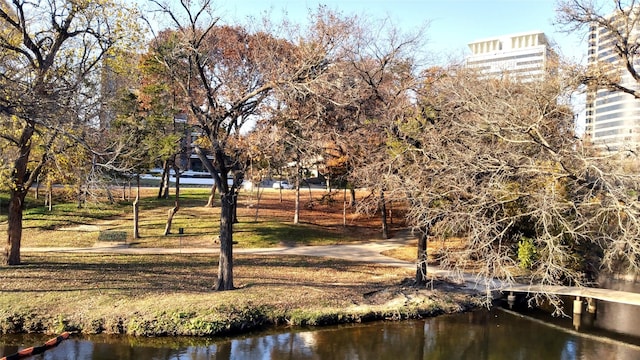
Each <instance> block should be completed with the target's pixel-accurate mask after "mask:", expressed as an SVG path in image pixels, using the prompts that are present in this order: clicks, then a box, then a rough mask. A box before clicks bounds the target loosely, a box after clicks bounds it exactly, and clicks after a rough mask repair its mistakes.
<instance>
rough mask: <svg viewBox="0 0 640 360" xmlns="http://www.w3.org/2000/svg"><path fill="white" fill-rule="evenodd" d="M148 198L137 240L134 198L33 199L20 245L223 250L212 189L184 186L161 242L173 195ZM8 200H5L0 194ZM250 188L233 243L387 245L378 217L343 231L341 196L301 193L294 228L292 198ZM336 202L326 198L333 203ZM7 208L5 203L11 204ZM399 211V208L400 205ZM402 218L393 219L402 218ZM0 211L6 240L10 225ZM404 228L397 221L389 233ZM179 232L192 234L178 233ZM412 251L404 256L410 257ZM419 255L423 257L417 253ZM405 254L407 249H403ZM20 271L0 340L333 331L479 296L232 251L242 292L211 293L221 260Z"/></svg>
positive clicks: (9, 278) (76, 257) (446, 308)
mask: <svg viewBox="0 0 640 360" xmlns="http://www.w3.org/2000/svg"><path fill="white" fill-rule="evenodd" d="M154 193H155V190H153V189H148V190H146V192H145V193H143V196H144V197H143V199H142V202H141V212H140V219H141V220H140V232H141V235H142V237H141V238H140V239H132V238H131V236H130V233H131V225H132V214H131V202H130V201H119V202H116V203H112V204H108V203H104V202H103V203H88V204H86V205H85V207H84V208H81V209H78V208H77V206H76V204H75V203H65V202H62V201H57V202H55V205H54V208H53V211H49V210H48V209H46V208H45V207H44V205H43V204H42V201H41V200H35V199H33V198H30V199H29V201H28V203H27V206H26V210H25V216H24V231H23V241H22V246H25V247H41V246H45V247H47V246H55V247H78V246H80V247H83V246H89V247H90V246H94V245H95V244H96V242H98V241H99V240H100V239H101V238H103V237H105V236H104V235H109V234H124V235H123V238H124V240H125V241H126V243H127V245H128V246H130V247H140V248H144V247H178V246H181V247H183V248H188V247H207V248H210V247H215V246H217V245H216V244H214V242H213V240H214V238H215V236H216V235H217V233H218V222H219V220H218V219H219V208H218V207H217V206H214V207H213V208H212V207H205V206H204V205H205V204H206V201H207V197H208V194H209V192H208V190H207V189H184V191H183V192H182V194H183V196H182V199H181V209H180V211H179V212H178V214H177V215H176V217H175V219H174V227H173V229H174V231H173V234H170V235H169V236H163V235H162V232H163V230H164V225H165V221H166V214H167V210H168V209H170V208H171V207H173V205H174V203H173V199H157V197H156V196H155V194H154ZM1 195H2V194H0V196H1ZM282 195H283V197H282V199H281V198H280V192H278V191H274V190H270V189H268V190H266V191H265V192H264V193H263V195H262V197H261V199H260V201H258V199H257V198H256V197H255V193H253V194H252V193H242V194H241V197H240V201H239V207H238V217H239V220H240V222H239V223H238V224H236V225H235V226H234V240H235V241H237V242H238V243H237V245H235V246H236V247H245V248H246V247H273V246H283V245H285V246H301V245H328V244H346V243H354V242H363V241H370V240H372V239H377V238H379V230H378V227H379V220H378V219H377V217H366V216H362V215H359V214H356V213H353V212H352V211H348V212H347V218H346V220H347V223H346V225H345V224H344V220H345V219H344V218H343V210H344V209H343V205H342V204H343V202H342V197H343V196H344V195H343V194H342V193H335V194H333V195H334V197H335V199H334V200H331V198H330V197H328V196H326V192H322V191H320V192H317V193H316V192H314V193H311V194H310V193H305V194H304V196H303V198H302V209H303V210H302V211H301V221H302V223H301V224H297V225H294V224H292V223H291V220H292V219H293V208H294V197H293V196H294V192H293V191H286V192H283V193H282ZM327 200H328V201H327ZM3 203H4V204H5V205H6V203H5V202H3ZM396 208H397V207H396ZM398 218H400V216H398V215H396V219H398ZM6 226H7V222H6V209H2V211H0V234H4V233H5V232H4V231H5V230H6ZM401 227H402V223H398V222H397V220H396V222H395V223H392V232H393V231H395V230H397V229H399V228H401ZM178 228H183V229H184V234H177V229H178ZM408 250H409V249H407V251H406V252H407V253H408ZM413 251H414V253H415V250H413ZM396 255H399V254H396ZM22 262H23V264H22V265H20V266H10V267H7V266H4V267H3V266H0V333H17V332H20V333H22V332H25V333H30V332H45V333H60V332H62V331H75V332H82V333H86V334H94V333H110V334H131V335H138V336H171V335H196V336H205V335H206V336H211V335H223V334H229V333H236V332H242V331H246V330H249V329H257V328H262V327H266V326H273V325H276V326H289V325H325V324H336V323H346V322H360V321H370V320H379V319H406V318H417V317H421V316H432V315H437V314H440V313H447V312H457V311H462V310H466V309H468V308H470V307H473V306H475V304H476V299H474V298H473V297H471V296H469V295H466V294H463V293H461V292H459V291H457V290H458V289H456V288H455V287H454V286H451V285H448V284H445V283H439V282H436V283H434V284H435V286H434V287H433V288H429V289H426V288H424V287H423V288H413V287H411V286H409V285H406V284H407V283H408V282H406V281H405V279H406V278H408V277H411V276H412V275H413V274H412V273H411V272H410V271H407V270H403V269H396V268H390V267H382V266H377V265H372V264H365V263H353V262H347V261H340V260H335V259H323V258H315V257H313V258H308V257H293V256H262V255H260V256H258V255H236V256H235V257H234V263H235V271H234V283H235V285H236V287H237V289H236V290H234V291H227V292H215V291H213V290H212V285H213V284H214V283H215V279H216V274H217V256H215V255H98V254H71V253H64V254H63V253H23V254H22Z"/></svg>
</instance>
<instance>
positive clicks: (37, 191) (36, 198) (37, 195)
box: [33, 176, 40, 200]
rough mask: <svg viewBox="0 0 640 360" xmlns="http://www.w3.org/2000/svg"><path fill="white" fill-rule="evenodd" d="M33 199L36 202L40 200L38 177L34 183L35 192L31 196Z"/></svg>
mask: <svg viewBox="0 0 640 360" xmlns="http://www.w3.org/2000/svg"><path fill="white" fill-rule="evenodd" d="M33 198H34V199H35V200H38V199H39V198H40V177H39V176H38V181H37V182H36V191H35V193H34V194H33Z"/></svg>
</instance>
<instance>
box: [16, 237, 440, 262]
mask: <svg viewBox="0 0 640 360" xmlns="http://www.w3.org/2000/svg"><path fill="white" fill-rule="evenodd" d="M412 239H414V237H413V236H411V233H410V232H409V231H402V232H400V233H399V234H398V236H396V237H395V238H393V239H389V240H380V241H371V242H367V243H360V244H348V245H322V246H291V247H272V248H234V249H233V252H234V254H265V255H270V254H274V255H300V256H321V257H331V258H338V259H343V260H349V261H364V262H371V263H377V264H380V265H386V266H395V267H403V268H407V269H411V270H414V269H415V263H414V262H409V261H403V260H398V259H395V258H392V257H389V256H384V255H382V254H381V253H382V252H384V251H387V250H391V249H394V248H397V247H400V246H402V245H405V244H407V243H408V242H409V241H411V240H412ZM20 251H21V252H23V253H30V252H31V253H33V252H59V253H109V254H140V255H142V254H217V253H219V252H220V249H219V248H218V247H217V246H212V247H211V248H144V247H140V248H133V247H128V246H95V247H23V248H21V249H20ZM434 270H435V268H434Z"/></svg>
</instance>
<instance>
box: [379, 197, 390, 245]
mask: <svg viewBox="0 0 640 360" xmlns="http://www.w3.org/2000/svg"><path fill="white" fill-rule="evenodd" d="M380 217H381V220H382V238H383V239H388V238H389V226H387V203H386V202H385V200H384V191H380Z"/></svg>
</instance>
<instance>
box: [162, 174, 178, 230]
mask: <svg viewBox="0 0 640 360" xmlns="http://www.w3.org/2000/svg"><path fill="white" fill-rule="evenodd" d="M178 170H179V169H178V167H177V166H176V167H174V171H175V173H176V199H175V202H174V206H173V208H171V209H170V210H169V214H168V216H167V226H165V228H164V236H167V235H169V234H171V223H172V222H173V217H174V216H175V215H176V213H177V212H178V210H180V172H179V171H178Z"/></svg>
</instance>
